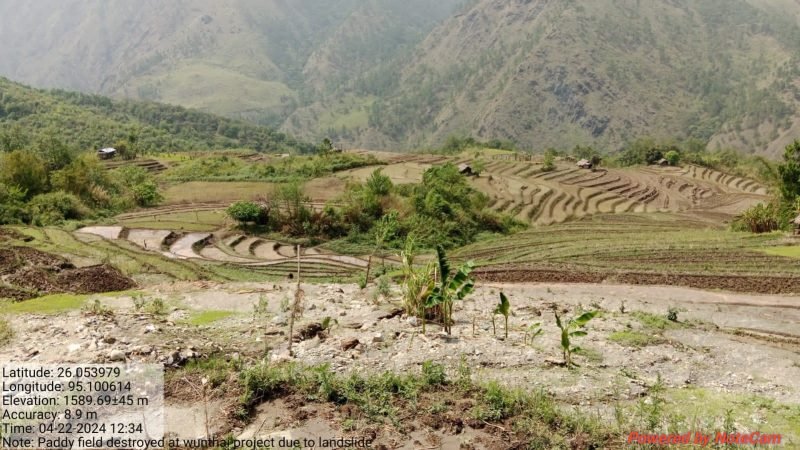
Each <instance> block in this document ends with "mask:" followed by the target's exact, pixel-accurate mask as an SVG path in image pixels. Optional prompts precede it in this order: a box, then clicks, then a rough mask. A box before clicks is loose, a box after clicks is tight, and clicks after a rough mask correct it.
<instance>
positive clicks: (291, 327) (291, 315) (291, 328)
mask: <svg viewBox="0 0 800 450" xmlns="http://www.w3.org/2000/svg"><path fill="white" fill-rule="evenodd" d="M300 295H301V294H300V245H299V244H298V245H297V290H295V292H294V301H293V302H292V307H291V308H290V311H289V355H290V356H291V355H292V341H293V340H294V339H293V337H294V336H293V335H294V316H295V315H297V302H298V301H299V300H300Z"/></svg>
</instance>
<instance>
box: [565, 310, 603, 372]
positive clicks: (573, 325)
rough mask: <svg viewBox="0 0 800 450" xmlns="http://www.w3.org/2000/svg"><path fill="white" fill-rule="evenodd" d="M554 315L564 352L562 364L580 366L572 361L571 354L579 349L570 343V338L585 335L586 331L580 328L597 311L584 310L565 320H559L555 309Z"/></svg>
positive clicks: (593, 316)
mask: <svg viewBox="0 0 800 450" xmlns="http://www.w3.org/2000/svg"><path fill="white" fill-rule="evenodd" d="M555 315H556V325H557V326H558V328H559V329H560V330H561V351H562V352H563V354H564V364H565V365H566V366H567V368H572V367H580V366H578V365H577V364H575V363H574V362H573V361H572V354H573V353H576V352H579V351H581V348H580V347H577V346H574V345H572V338H576V337H584V336H586V335H587V333H586V331H583V330H582V328H583V327H585V326H586V324H587V323H589V321H590V320H592V319H594V318H595V316H597V311H589V312H585V313H583V314H581V315H580V316H578V317H576V318H573V319H570V320H567V321H566V322H562V321H561V317H559V315H558V311H555Z"/></svg>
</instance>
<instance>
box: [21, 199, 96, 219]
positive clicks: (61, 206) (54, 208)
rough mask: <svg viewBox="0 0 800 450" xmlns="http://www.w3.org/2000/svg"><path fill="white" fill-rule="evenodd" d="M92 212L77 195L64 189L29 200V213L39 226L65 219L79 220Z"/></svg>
mask: <svg viewBox="0 0 800 450" xmlns="http://www.w3.org/2000/svg"><path fill="white" fill-rule="evenodd" d="M91 214H92V211H91V209H89V208H88V207H87V206H86V205H85V204H84V203H83V202H82V201H81V200H80V199H79V198H78V197H76V196H75V195H72V194H68V193H66V192H64V191H56V192H50V193H48V194H40V195H37V196H36V197H34V198H33V199H32V200H31V201H30V215H31V219H32V221H33V222H34V224H36V225H39V226H46V225H57V224H60V223H62V222H64V221H65V220H81V219H84V218H86V217H88V216H90V215H91Z"/></svg>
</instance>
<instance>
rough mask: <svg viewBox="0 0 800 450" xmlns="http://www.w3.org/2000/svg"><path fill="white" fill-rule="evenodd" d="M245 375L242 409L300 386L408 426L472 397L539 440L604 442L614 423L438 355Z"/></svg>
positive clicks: (370, 417)
mask: <svg viewBox="0 0 800 450" xmlns="http://www.w3.org/2000/svg"><path fill="white" fill-rule="evenodd" d="M240 381H241V384H242V387H243V389H244V394H243V396H242V397H241V411H240V413H241V414H242V416H247V414H248V413H249V411H251V410H252V408H253V407H254V406H256V405H258V404H259V403H261V402H263V401H267V400H270V399H274V398H279V397H282V396H284V395H289V394H300V395H303V396H304V397H305V398H307V399H309V400H314V401H318V402H334V403H336V404H339V405H344V404H349V405H352V406H354V407H355V408H357V409H358V410H359V411H360V413H361V415H362V417H364V418H365V419H366V420H367V421H368V422H371V423H380V424H386V423H392V424H394V425H395V426H397V427H403V426H404V424H403V421H402V420H398V419H399V418H401V417H408V416H409V414H419V413H420V411H421V410H422V411H434V413H436V414H439V415H441V416H443V417H447V418H451V416H452V418H453V419H455V418H456V417H459V420H460V417H463V414H455V415H454V414H453V413H451V412H447V411H446V412H437V411H441V405H442V403H445V404H450V405H452V404H455V402H457V401H463V400H465V399H469V400H470V401H471V402H472V403H473V404H474V405H475V406H474V407H473V408H472V409H471V411H468V412H466V414H468V415H470V416H472V417H473V418H475V419H477V420H480V421H483V422H486V423H489V422H494V423H501V424H503V426H510V427H513V433H514V435H515V437H516V438H517V439H521V440H524V441H529V442H536V443H538V444H539V446H538V447H536V448H562V447H569V443H570V442H574V441H575V440H576V439H577V440H580V442H581V443H582V444H584V445H585V446H586V447H582V448H589V447H594V448H604V447H605V446H606V444H607V443H609V442H610V440H611V439H612V438H613V433H612V432H611V430H610V427H608V426H606V425H605V424H603V423H602V422H601V421H600V420H599V419H598V418H596V417H588V416H584V415H582V414H581V413H580V412H571V411H566V410H562V409H560V408H559V407H558V406H557V405H556V402H555V399H554V398H552V397H551V396H550V395H549V394H547V393H546V392H544V391H535V392H528V391H525V390H522V389H508V388H506V387H504V386H502V385H501V384H499V383H497V382H488V383H485V384H477V383H473V382H472V381H470V379H469V374H467V375H466V376H465V375H464V374H463V373H462V371H461V370H459V377H458V379H457V380H451V379H449V378H448V377H447V376H446V372H445V370H444V368H443V367H442V366H441V365H439V364H436V363H431V362H426V363H424V364H423V366H422V370H421V371H420V372H418V373H406V374H395V373H392V372H384V373H380V374H370V375H364V374H361V373H356V372H354V373H351V374H350V375H341V374H336V373H333V372H332V371H331V370H330V367H329V366H328V365H323V366H316V367H302V366H299V365H296V364H287V365H280V366H270V365H267V364H264V363H262V364H258V365H255V366H253V367H250V368H247V369H245V370H244V371H242V372H241V374H240ZM420 408H422V409H420Z"/></svg>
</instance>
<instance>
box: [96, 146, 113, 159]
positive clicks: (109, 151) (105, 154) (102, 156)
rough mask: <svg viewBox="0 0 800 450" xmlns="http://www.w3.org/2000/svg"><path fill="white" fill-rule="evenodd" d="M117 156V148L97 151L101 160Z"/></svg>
mask: <svg viewBox="0 0 800 450" xmlns="http://www.w3.org/2000/svg"><path fill="white" fill-rule="evenodd" d="M115 156H117V149H115V148H111V147H108V148H102V149H100V150H98V151H97V157H98V158H100V159H111V158H113V157H115Z"/></svg>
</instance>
